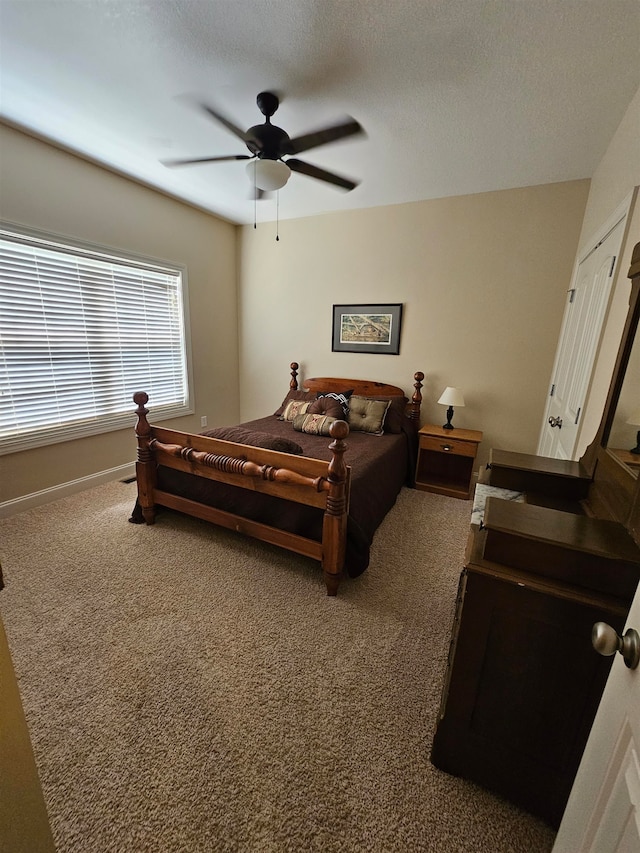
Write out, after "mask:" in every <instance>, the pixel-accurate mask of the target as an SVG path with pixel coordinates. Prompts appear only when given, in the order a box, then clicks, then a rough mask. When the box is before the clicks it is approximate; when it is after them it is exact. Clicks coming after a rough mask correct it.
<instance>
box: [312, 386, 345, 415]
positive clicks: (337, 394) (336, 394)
mask: <svg viewBox="0 0 640 853" xmlns="http://www.w3.org/2000/svg"><path fill="white" fill-rule="evenodd" d="M352 394H353V389H352V390H351V391H327V392H326V393H323V392H318V400H320V399H321V398H322V397H328V398H329V399H332V400H337V401H338V403H340V405H341V406H342V418H344V420H345V421H346V420H347V418H348V417H349V398H350V397H351V395H352Z"/></svg>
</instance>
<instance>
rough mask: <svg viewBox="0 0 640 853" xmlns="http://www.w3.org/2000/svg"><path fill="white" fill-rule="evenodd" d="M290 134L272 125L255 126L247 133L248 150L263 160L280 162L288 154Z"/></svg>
mask: <svg viewBox="0 0 640 853" xmlns="http://www.w3.org/2000/svg"><path fill="white" fill-rule="evenodd" d="M288 142H289V134H288V133H286V132H285V131H284V130H283V129H282V128H281V127H277V126H276V125H275V124H271V123H270V122H269V121H268V119H267V121H266V122H265V124H255V125H254V126H253V127H250V128H249V130H248V131H247V143H246V144H247V148H248V149H249V151H251V153H252V154H256V155H257V156H258V157H259V158H260V159H261V160H279V159H280V157H282V156H283V155H284V154H288V153H289V152H288V150H287V143H288Z"/></svg>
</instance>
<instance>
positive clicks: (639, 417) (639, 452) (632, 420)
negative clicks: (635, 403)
mask: <svg viewBox="0 0 640 853" xmlns="http://www.w3.org/2000/svg"><path fill="white" fill-rule="evenodd" d="M627 423H628V424H633V425H634V426H640V409H636V410H635V412H633V413H632V414H631V415H630V416H629V417H628V418H627ZM629 452H630V453H635V455H636V456H640V429H639V430H638V434H637V435H636V446H635V447H632V448H631V450H630V451H629Z"/></svg>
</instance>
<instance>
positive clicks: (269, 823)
mask: <svg viewBox="0 0 640 853" xmlns="http://www.w3.org/2000/svg"><path fill="white" fill-rule="evenodd" d="M134 498H135V485H133V484H124V483H120V482H115V483H109V484H107V485H102V486H99V487H97V488H95V489H92V490H89V491H86V492H83V493H80V494H77V495H74V496H71V497H67V498H64V499H62V500H59V501H56V502H54V503H52V504H49V505H48V506H45V507H38V508H36V509H32V510H29V511H27V512H24V513H21V514H20V515H17V516H14V517H12V518H8V519H3V520H0V561H1V562H2V566H3V569H4V574H5V582H6V588H5V589H4V590H3V591H2V592H1V593H0V614H1V615H2V619H3V621H4V625H5V629H6V632H7V636H8V639H9V644H10V648H11V653H12V656H13V661H14V666H15V670H16V673H17V676H18V679H19V685H20V690H21V694H22V700H23V704H24V707H25V714H26V717H27V721H28V724H29V728H30V732H31V737H32V741H33V746H34V752H35V755H36V761H37V764H38V769H39V773H40V778H41V781H42V787H43V791H44V795H45V800H46V802H47V807H48V811H49V817H50V822H51V826H52V830H53V835H54V839H55V841H56V846H57V848H58V851H59V853H120V851H122V853H146V851H153V852H154V853H179V852H180V853H182V852H183V851H184V853H194V852H195V851H197V853H200V851H216V852H217V851H223V852H224V853H226V851H252V852H253V851H259V853H281V852H284V851H314V852H315V851H323V853H361V851H362V853H370V851H375V853H377V851H380V853H382V852H383V851H385V853H387V851H388V852H389V853H395V851H402V852H403V853H405V851H406V853H411V851H427V853H431V851H433V853H456V851H473V853H545V851H550V850H551V847H552V845H553V839H554V836H555V833H554V832H553V830H552V829H551V828H549V827H548V826H546V825H545V824H544V823H543V822H541V821H539V820H537V819H535V818H534V817H532V816H530V815H529V814H527V813H526V812H524V811H522V810H520V809H518V808H516V807H515V806H513V805H511V804H509V803H508V802H506V801H504V800H502V799H501V798H499V797H497V796H494V795H493V794H491V793H489V792H488V791H485V790H483V789H482V788H480V787H478V786H476V785H474V784H473V783H471V782H468V781H466V780H463V779H458V778H454V777H452V776H449V775H448V774H445V773H442V772H441V771H439V770H437V769H436V768H435V767H433V765H431V763H430V761H429V752H430V747H431V741H432V738H433V732H434V727H435V723H436V717H437V712H438V706H439V701H440V693H441V689H442V682H443V676H444V671H445V664H446V658H447V652H448V644H449V637H450V631H451V621H452V617H453V610H454V604H455V597H456V589H457V583H458V576H459V573H460V570H461V568H462V564H463V552H464V545H465V541H466V536H467V531H468V525H469V515H470V510H471V506H470V504H469V503H468V502H465V501H458V500H455V499H453V498H446V497H440V496H436V495H431V494H428V493H424V492H417V491H413V490H409V489H404V490H403V491H402V492H401V494H400V495H399V498H398V501H397V503H396V505H395V507H394V508H393V509H392V510H391V512H390V513H389V515H388V516H387V518H386V519H385V520H384V522H383V524H382V526H381V527H380V528H379V530H378V532H377V534H376V538H375V540H374V544H373V549H372V560H371V565H370V567H369V568H368V570H367V571H366V572H365V573H364V574H363V575H362V576H361V577H359V578H357V579H354V580H350V579H346V580H345V581H343V583H342V585H341V587H340V591H339V594H338V597H337V598H335V599H332V598H328V597H327V596H326V594H325V587H324V583H323V580H322V575H321V572H320V570H319V567H318V565H317V564H316V563H315V562H313V561H311V560H307V559H305V558H303V557H298V556H296V555H293V554H289V553H287V552H284V551H281V550H279V549H276V548H273V547H270V546H265V545H263V544H261V543H257V542H254V541H253V540H250V539H245V538H242V537H240V536H237V535H236V534H234V533H232V532H230V531H226V530H221V529H217V528H214V527H212V526H210V525H208V524H206V523H204V522H200V521H197V520H194V519H190V518H186V517H183V516H180V515H178V514H175V513H170V512H167V513H163V514H162V516H161V518H159V519H158V523H157V524H156V525H155V526H154V527H146V526H144V525H133V524H129V523H127V518H128V515H129V513H130V510H131V508H132V506H133V503H134Z"/></svg>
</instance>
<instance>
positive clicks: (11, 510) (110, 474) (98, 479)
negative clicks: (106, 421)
mask: <svg viewBox="0 0 640 853" xmlns="http://www.w3.org/2000/svg"><path fill="white" fill-rule="evenodd" d="M135 473H136V466H135V463H134V462H128V463H127V464H126V465H119V466H118V467H117V468H108V469H107V470H106V471H98V472H97V473H96V474H89V476H88V477H80V478H79V479H77V480H69V481H68V482H67V483H60V485H58V486H51V487H50V488H49V489H42V490H41V491H39V492H31V494H28V495H22V496H21V497H19V498H13V500H10V501H3V502H2V503H0V518H9V516H11V515H16V513H18V512H24V510H26V509H33V507H36V506H42V505H43V504H48V503H51V501H57V500H58V499H59V498H65V497H67V496H68V495H74V494H76V493H77V492H83V491H84V490H85V489H92V488H93V487H94V486H100V485H101V484H102V483H110V482H112V481H113V480H124V479H125V478H127V477H133V476H135Z"/></svg>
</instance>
